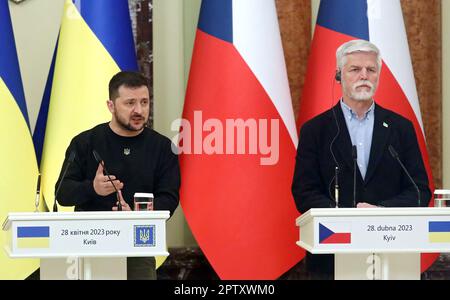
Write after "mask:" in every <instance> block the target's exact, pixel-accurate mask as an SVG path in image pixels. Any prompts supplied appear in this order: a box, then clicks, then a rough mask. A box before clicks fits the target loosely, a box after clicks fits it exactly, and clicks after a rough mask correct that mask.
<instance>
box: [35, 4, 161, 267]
mask: <svg viewBox="0 0 450 300" xmlns="http://www.w3.org/2000/svg"><path fill="white" fill-rule="evenodd" d="M121 70H122V71H124V70H131V71H133V70H134V71H137V70H138V66H137V59H136V51H135V47H134V39H133V32H132V28H131V19H130V13H129V8H128V1H127V0H95V1H93V0H76V1H73V2H72V1H70V0H66V2H65V5H64V12H63V17H62V22H61V29H60V32H59V39H58V46H57V49H56V59H55V65H54V75H53V84H52V88H51V95H50V104H49V108H48V118H47V125H46V130H45V138H44V147H43V151H42V160H41V173H42V192H43V195H44V197H45V200H46V202H47V206H48V207H53V203H54V199H55V198H54V193H55V183H56V181H57V179H58V176H59V172H60V171H61V166H62V164H63V161H64V154H65V151H66V149H67V147H68V146H69V143H70V141H71V139H72V138H73V137H74V136H75V135H77V134H79V133H80V132H82V131H84V130H87V129H90V128H92V127H94V126H95V125H97V124H99V123H102V122H107V121H109V120H111V113H110V112H109V110H108V109H107V106H106V100H108V83H109V80H110V79H111V77H112V76H113V75H114V74H116V73H118V72H119V71H121ZM66 210H67V209H66ZM163 261H164V258H157V265H158V266H159V265H160V264H161V263H162V262H163Z"/></svg>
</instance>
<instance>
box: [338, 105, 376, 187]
mask: <svg viewBox="0 0 450 300" xmlns="http://www.w3.org/2000/svg"><path fill="white" fill-rule="evenodd" d="M341 108H342V111H343V112H344V118H345V123H346V124H347V129H348V133H349V134H350V138H351V140H352V145H354V146H356V151H357V164H358V167H359V171H360V172H361V175H362V178H363V179H364V177H365V176H366V172H367V166H368V165H369V156H370V147H371V146H372V135H373V124H374V119H375V114H374V109H375V102H373V101H372V105H371V106H370V107H369V109H368V110H367V111H366V112H365V113H364V115H363V117H362V118H361V119H359V118H358V115H357V114H356V113H355V112H354V111H353V110H352V109H351V108H350V106H348V105H347V104H345V103H344V101H343V100H342V99H341Z"/></svg>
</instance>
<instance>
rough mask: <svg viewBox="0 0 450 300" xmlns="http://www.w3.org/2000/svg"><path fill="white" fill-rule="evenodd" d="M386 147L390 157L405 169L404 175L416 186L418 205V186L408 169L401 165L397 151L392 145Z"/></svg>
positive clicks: (418, 201)
mask: <svg viewBox="0 0 450 300" xmlns="http://www.w3.org/2000/svg"><path fill="white" fill-rule="evenodd" d="M388 149H389V152H390V153H391V155H392V157H393V158H395V159H396V160H397V161H398V163H399V164H400V166H401V167H402V169H403V171H405V174H406V176H408V178H409V180H410V181H411V183H412V184H413V185H414V187H415V188H416V191H417V207H420V190H419V187H418V186H417V184H416V183H415V182H414V180H413V179H412V177H411V175H410V174H409V172H408V170H406V168H405V165H403V163H402V161H401V160H400V157H399V156H398V153H397V151H395V149H394V147H392V145H389V147H388Z"/></svg>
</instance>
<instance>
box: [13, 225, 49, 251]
mask: <svg viewBox="0 0 450 300" xmlns="http://www.w3.org/2000/svg"><path fill="white" fill-rule="evenodd" d="M16 240H17V248H48V247H49V246H50V227H49V226H19V227H17V239H16Z"/></svg>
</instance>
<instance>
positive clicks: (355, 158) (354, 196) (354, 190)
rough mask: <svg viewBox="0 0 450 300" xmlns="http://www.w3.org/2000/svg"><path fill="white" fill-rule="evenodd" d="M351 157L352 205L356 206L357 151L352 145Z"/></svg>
mask: <svg viewBox="0 0 450 300" xmlns="http://www.w3.org/2000/svg"><path fill="white" fill-rule="evenodd" d="M352 158H353V207H356V165H357V159H358V152H357V150H356V146H355V145H353V146H352Z"/></svg>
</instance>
